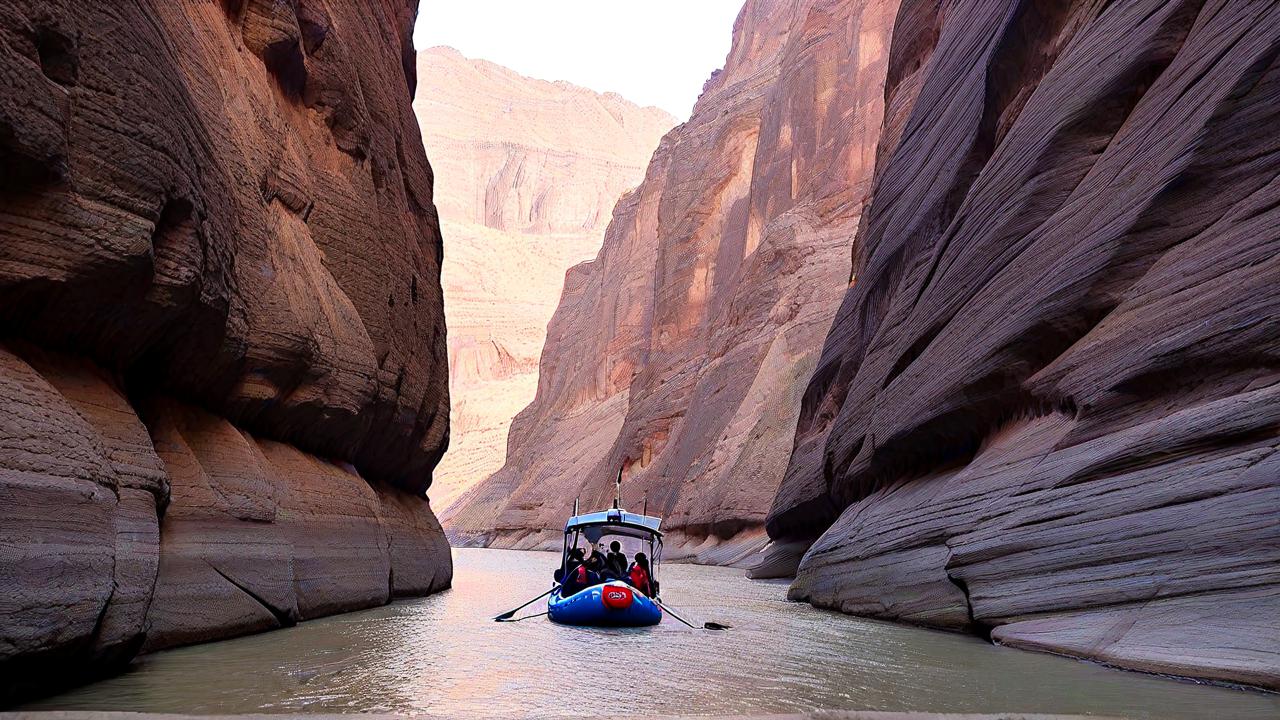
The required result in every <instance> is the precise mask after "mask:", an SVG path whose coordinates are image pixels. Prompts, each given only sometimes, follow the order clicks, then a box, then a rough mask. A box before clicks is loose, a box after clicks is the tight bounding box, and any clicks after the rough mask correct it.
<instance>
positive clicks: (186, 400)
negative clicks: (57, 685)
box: [0, 0, 449, 691]
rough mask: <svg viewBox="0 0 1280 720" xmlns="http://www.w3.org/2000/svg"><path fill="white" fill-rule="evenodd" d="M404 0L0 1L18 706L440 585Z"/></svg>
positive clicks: (422, 216)
mask: <svg viewBox="0 0 1280 720" xmlns="http://www.w3.org/2000/svg"><path fill="white" fill-rule="evenodd" d="M415 6H416V3H414V2H412V1H405V2H390V1H378V0H362V1H361V2H356V3H335V2H330V1H328V0H285V1H268V0H224V1H223V2H220V3H214V2H202V1H197V0H183V1H181V2H157V1H156V0H126V1H124V2H114V3H89V4H85V3H77V2H72V1H71V0H40V1H39V2H30V1H27V0H23V1H21V2H19V1H16V0H0V238H2V239H3V241H2V242H0V333H3V335H4V336H5V337H6V338H12V339H21V341H20V342H17V341H15V342H9V343H8V345H7V347H6V349H4V350H3V351H0V383H3V384H4V386H5V388H6V391H5V392H4V394H3V397H2V398H0V404H3V405H4V411H3V413H4V414H3V415H2V416H0V514H2V515H3V517H4V522H3V523H0V527H3V530H0V533H3V535H4V538H3V540H2V541H0V546H3V547H4V551H3V554H0V582H3V584H4V585H5V587H7V588H15V593H16V599H15V600H13V601H9V600H6V601H5V603H4V604H3V605H0V676H3V677H4V681H0V686H2V688H3V690H4V691H8V690H11V689H12V688H13V687H14V686H15V685H21V684H22V683H24V682H26V681H27V680H29V679H35V680H37V681H39V680H41V678H40V677H39V675H40V672H39V671H40V670H41V669H42V668H44V667H48V666H52V665H53V664H57V666H58V667H59V668H60V671H61V672H60V673H59V676H60V677H66V676H69V675H71V674H73V673H72V671H74V670H75V669H77V668H79V667H85V666H87V665H91V664H92V663H94V662H96V661H100V660H122V659H127V658H128V657H129V656H131V655H132V654H133V652H135V651H136V650H137V649H138V647H139V646H140V645H141V644H142V643H143V642H144V636H145V633H146V627H147V625H148V624H150V625H151V626H152V627H153V628H155V629H156V632H155V634H154V635H153V636H151V637H150V638H146V639H145V642H146V643H147V645H148V646H152V647H156V646H162V645H168V644H173V643H175V642H185V641H190V640H194V639H205V638H209V637H222V636H225V635H227V634H230V633H233V632H240V631H245V630H251V629H260V628H262V627H268V626H272V625H275V624H279V623H280V622H285V621H292V620H293V619H295V618H299V617H301V618H305V617H313V616H315V615H317V614H321V613H324V612H331V611H334V610H338V609H346V608H349V607H355V606H360V605H367V604H371V603H378V602H383V601H385V599H386V597H387V595H388V593H390V592H395V591H397V590H398V587H394V586H391V585H390V584H389V577H390V575H391V570H390V569H389V568H390V566H389V565H388V563H391V564H394V556H395V553H393V552H390V551H389V550H388V547H387V544H388V542H389V541H388V536H389V535H391V536H393V535H394V532H393V531H392V530H391V529H390V528H391V526H392V525H393V524H394V525H395V526H397V527H401V528H415V529H414V530H413V532H415V533H417V535H418V536H417V537H414V538H407V539H405V543H404V544H405V545H412V544H414V543H418V544H421V545H423V546H431V547H433V548H435V551H434V553H433V554H429V555H427V556H426V559H424V560H423V562H428V561H429V562H433V563H435V565H434V567H432V568H431V569H430V571H429V573H428V574H429V575H430V576H432V577H434V581H432V582H427V583H422V582H421V581H414V583H413V584H412V586H413V590H414V591H424V590H428V589H432V588H435V587H439V586H441V585H443V584H446V583H447V582H448V575H449V565H448V560H447V548H444V547H443V540H442V536H441V534H440V533H439V531H438V528H436V529H435V532H434V535H433V534H432V528H433V527H434V520H433V519H432V518H431V514H430V509H429V508H428V506H427V505H426V503H425V502H422V501H421V500H418V499H416V498H414V502H415V504H416V507H413V508H412V509H411V510H408V509H406V508H407V507H408V506H405V505H404V502H406V501H405V500H404V499H402V498H400V497H399V496H397V495H395V494H394V493H400V494H405V491H408V492H411V493H415V494H421V493H422V492H423V491H424V490H425V488H426V487H427V485H428V484H429V483H430V479H431V470H432V468H433V467H434V466H435V464H436V462H437V460H438V459H439V457H440V455H441V453H442V452H443V450H444V447H445V444H446V442H447V426H448V392H447V387H446V385H445V383H446V373H445V367H446V359H445V343H444V322H443V314H442V306H441V290H440V285H439V272H440V268H439V262H440V234H439V230H438V224H437V220H436V213H435V209H434V206H433V204H432V175H431V169H430V167H429V166H428V164H427V160H426V157H425V155H424V154H423V152H422V150H421V149H420V144H419V142H418V136H417V130H416V125H415V123H414V119H413V116H412V113H411V110H410V98H411V96H412V93H413V86H414V82H415V79H414V66H413V63H412V57H413V55H412V48H411V43H410V40H409V35H410V32H411V30H412V25H413V19H414V15H415ZM196 406H199V407H201V408H203V409H201V410H197V409H195V407H196ZM139 408H141V409H143V410H144V412H141V413H139V411H138V409H139ZM140 415H141V419H140ZM144 420H145V421H146V422H145V424H144V422H143V421H144ZM267 438H270V439H271V440H272V441H274V442H268V441H267ZM307 453H312V454H314V455H316V456H319V457H322V458H330V459H334V460H343V461H349V462H350V463H351V465H350V466H348V469H347V470H342V469H339V468H337V467H336V466H334V465H332V464H330V463H329V462H327V461H322V460H320V459H318V458H317V457H313V456H312V455H308V454H307ZM357 471H358V472H359V474H360V475H363V476H364V477H365V478H368V479H369V480H370V481H371V482H376V483H380V485H379V487H378V488H376V489H375V488H371V487H370V485H369V484H368V483H366V482H365V480H363V479H361V478H360V475H357V474H356V472H357ZM392 485H394V486H396V487H398V488H400V490H396V491H392V490H390V486H392ZM406 497H407V495H406ZM391 506H394V508H395V509H394V511H389V510H387V508H388V507H391ZM406 512H408V513H409V514H410V515H417V516H420V518H421V520H420V521H416V522H417V524H416V525H415V524H414V523H413V522H406V519H405V518H404V517H403V516H404V515H405V513H406ZM380 513H381V515H380ZM388 514H391V515H394V516H395V519H394V521H393V520H388V519H386V517H383V516H386V515H388ZM380 518H381V519H380ZM286 520H287V521H286ZM326 533H328V534H329V535H330V536H332V535H338V536H340V537H342V538H343V539H344V542H345V543H347V544H346V545H345V546H344V548H341V549H336V550H335V549H328V548H326V547H325V544H326V542H327V541H325V540H324V537H325V534H326ZM218 538H221V539H224V540H226V541H227V542H226V543H225V544H222V545H218V544H217V543H215V540H217V539H218ZM348 552H350V553H352V554H351V555H346V554H345V553H348ZM357 555H358V557H356V556H357ZM224 561H225V562H224ZM260 561H261V562H260ZM379 563H381V565H379ZM384 567H385V568H388V569H386V571H385V572H384V571H383V570H382V568H384ZM157 568H158V571H157ZM157 572H158V576H159V581H158V584H157V580H156V578H157ZM414 572H417V573H418V574H419V575H421V574H422V572H423V571H421V570H414V571H413V572H407V573H406V576H411V575H413V573H414ZM330 580H333V584H332V586H329V585H326V583H328V582H329V581H330ZM357 585H358V588H357V587H356V586H357ZM396 585H397V586H398V585H399V578H398V575H397V580H396ZM153 586H155V591H154V596H153ZM406 587H407V586H406ZM220 598H227V599H228V601H227V602H226V603H223V602H221V601H220ZM232 598H234V600H232ZM259 600H261V602H260V601H259ZM266 606H270V607H266ZM210 608H217V611H216V612H212V611H211V610H210ZM268 610H270V611H273V612H268ZM274 611H279V612H278V613H276V612H274ZM222 615H226V617H222ZM268 616H270V617H268ZM148 618H150V619H149V620H148Z"/></svg>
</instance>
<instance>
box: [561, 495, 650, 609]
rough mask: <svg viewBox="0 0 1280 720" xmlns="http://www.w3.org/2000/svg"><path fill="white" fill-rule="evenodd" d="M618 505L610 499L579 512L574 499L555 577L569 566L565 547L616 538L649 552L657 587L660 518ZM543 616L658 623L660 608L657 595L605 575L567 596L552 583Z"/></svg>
mask: <svg viewBox="0 0 1280 720" xmlns="http://www.w3.org/2000/svg"><path fill="white" fill-rule="evenodd" d="M618 505H619V502H618V501H617V500H615V501H614V504H613V507H612V508H610V509H608V510H602V511H600V512H592V513H586V514H583V515H578V514H577V510H578V507H577V502H576V501H575V502H574V508H573V509H574V515H573V516H572V517H570V518H569V520H568V522H566V523H565V526H564V547H563V549H562V552H561V553H560V569H559V570H557V571H556V579H557V580H558V579H560V578H562V577H564V576H566V575H567V574H568V573H569V572H570V570H571V569H572V567H571V564H570V562H571V561H570V557H571V555H570V551H571V550H573V549H576V548H578V547H579V546H580V544H581V541H583V540H585V541H586V542H588V543H590V544H591V546H592V547H593V548H598V547H600V546H601V545H603V544H604V542H605V541H606V540H610V539H618V540H621V541H624V542H626V543H629V544H631V545H632V548H631V550H632V551H633V552H636V551H639V550H641V549H643V550H647V551H648V557H649V562H650V566H649V577H650V580H651V582H652V583H653V587H654V589H655V591H656V590H657V588H658V568H659V566H660V564H661V561H662V531H661V530H660V529H659V528H660V527H661V525H662V520H661V519H660V518H656V517H650V516H648V515H642V514H641V515H637V514H636V513H629V512H627V511H625V510H622V509H621V508H619V507H618ZM578 557H579V558H581V555H579V556H578ZM656 594H657V593H656V592H655V595H656ZM547 615H548V616H549V617H550V618H551V621H552V622H556V623H560V624H561V625H589V626H598V627H641V626H644V625H657V624H658V623H659V622H661V621H662V608H661V606H659V604H658V601H657V599H656V598H650V597H648V596H647V595H645V594H644V593H643V592H641V591H639V590H637V589H636V588H634V587H632V586H631V584H629V583H627V582H624V581H622V580H608V581H605V582H599V583H595V584H593V585H589V586H587V587H586V588H584V589H582V590H579V591H577V592H575V593H573V594H572V595H568V596H563V595H561V589H559V588H557V589H556V590H555V591H554V592H552V593H551V595H550V596H549V597H548V599H547Z"/></svg>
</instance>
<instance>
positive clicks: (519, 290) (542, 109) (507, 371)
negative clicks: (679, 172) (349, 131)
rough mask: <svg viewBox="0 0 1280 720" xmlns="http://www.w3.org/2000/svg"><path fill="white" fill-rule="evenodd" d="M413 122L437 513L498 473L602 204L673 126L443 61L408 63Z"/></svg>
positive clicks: (596, 232)
mask: <svg viewBox="0 0 1280 720" xmlns="http://www.w3.org/2000/svg"><path fill="white" fill-rule="evenodd" d="M418 77H419V84H418V96H417V100H415V102H414V111H415V113H416V114H417V116H418V124H419V125H420V126H421V128H422V140H423V143H424V144H425V145H426V148H427V152H428V153H429V154H430V156H431V159H432V164H433V167H434V168H435V170H436V172H437V173H438V174H439V175H440V176H441V177H446V178H448V179H449V182H448V183H442V184H441V186H440V189H441V192H439V193H437V195H436V202H437V204H438V206H439V208H440V216H441V224H442V226H443V229H444V233H445V236H446V237H448V238H449V248H448V252H447V253H446V254H445V262H444V268H443V282H444V296H445V305H446V307H448V308H449V364H450V366H451V368H452V372H451V374H450V391H451V398H452V402H453V407H452V413H451V415H452V426H451V427H452V433H451V440H450V447H449V453H448V455H446V456H445V458H444V460H443V461H442V462H441V463H440V467H439V468H437V470H436V474H435V475H436V480H435V483H434V484H433V485H432V489H431V499H432V502H433V503H434V504H435V506H436V507H437V508H443V507H445V506H447V505H448V504H449V503H450V502H451V501H452V500H453V499H454V498H456V497H457V496H458V495H459V494H461V493H462V492H463V491H465V490H466V489H467V488H468V487H470V486H471V485H474V484H475V483H477V482H479V481H481V480H483V479H484V478H486V477H488V476H489V475H491V474H492V473H493V472H494V471H496V470H498V468H500V467H502V462H503V457H504V449H505V447H506V439H507V429H508V427H509V426H510V424H511V419H512V418H513V417H515V415H516V413H517V412H519V411H520V409H521V408H523V407H524V406H526V405H528V404H529V401H531V400H532V399H533V396H534V391H535V390H536V388H537V385H538V355H539V353H541V352H542V343H543V340H544V339H545V338H546V333H547V321H548V320H550V319H551V314H552V312H554V311H555V307H556V302H557V301H558V300H559V298H560V291H561V289H562V287H563V285H564V273H565V271H566V270H567V269H569V268H570V267H572V266H573V265H575V264H577V263H579V262H582V261H583V260H587V259H590V258H591V257H593V256H594V255H595V254H596V252H598V251H599V250H600V243H601V241H602V239H603V237H604V229H605V225H606V224H607V223H608V220H609V216H610V213H611V211H612V208H613V206H614V204H615V203H616V202H617V201H618V198H619V197H621V196H622V194H623V193H624V192H625V191H627V190H629V189H631V188H633V187H635V186H636V185H637V184H638V183H639V182H640V180H641V179H642V178H643V177H644V169H645V166H646V165H647V164H648V162H649V157H650V156H651V155H652V154H653V149H654V148H655V147H657V145H658V140H659V139H660V138H661V137H662V134H663V133H665V132H666V131H667V130H670V129H671V126H673V125H675V119H674V118H672V117H671V116H670V115H668V114H667V113H665V112H663V111H661V110H658V109H657V108H641V107H637V106H636V105H634V104H632V103H629V102H627V101H626V100H624V99H622V98H620V97H618V96H617V95H613V94H603V95H602V94H599V93H596V92H592V91H591V90H587V89H585V88H580V87H576V86H574V85H570V84H568V83H563V82H547V81H545V80H535V79H533V78H528V77H524V76H522V75H519V74H517V73H514V72H512V71H511V70H508V69H506V68H504V67H501V66H499V65H495V64H493V63H490V62H486V61H484V60H471V59H468V58H465V57H463V56H462V55H460V54H459V53H458V52H457V51H455V50H453V49H451V48H443V47H442V48H432V49H430V50H425V51H423V52H421V53H419V54H418Z"/></svg>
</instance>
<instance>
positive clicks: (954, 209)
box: [768, 0, 1280, 688]
mask: <svg viewBox="0 0 1280 720" xmlns="http://www.w3.org/2000/svg"><path fill="white" fill-rule="evenodd" d="M1278 58H1280V5H1277V4H1276V3H1256V2H1243V1H1239V2H1237V1H1232V0H1176V1H1166V0H1127V1H1124V2H1091V1H1079V2H1021V1H1018V0H957V1H955V2H948V3H935V2H922V1H917V0H907V1H906V2H904V3H903V7H902V10H901V12H900V14H899V16H898V19H897V24H896V28H895V31H894V39H893V47H892V51H891V59H890V68H889V80H888V88H887V98H888V110H887V114H886V118H885V133H884V138H883V140H882V142H881V146H880V148H879V156H878V167H877V170H876V181H875V187H874V191H873V192H874V200H873V201H872V203H871V205H870V207H869V209H868V210H867V212H866V215H865V216H864V220H863V226H862V228H861V231H860V237H861V242H860V243H859V245H858V247H859V255H858V259H857V267H858V272H857V274H858V279H857V283H856V285H855V286H854V287H853V288H852V289H851V290H850V291H849V293H848V294H847V295H846V297H845V299H844V302H843V305H842V306H841V308H840V312H839V314H838V315H837V317H836V320H835V322H834V324H833V327H832V329H831V333H830V335H829V336H828V338H827V341H826V346H825V348H824V350H823V353H822V358H821V360H820V361H819V363H818V368H817V371H816V372H815V374H814V378H813V381H812V382H811V384H810V386H809V389H808V390H807V392H806V394H805V399H804V405H803V411H802V413H801V416H800V422H799V426H798V433H797V437H796V442H795V450H794V453H793V454H792V456H791V462H790V465H789V467H788V470H787V475H786V480H785V482H784V484H783V486H782V488H781V490H780V492H779V494H778V497H777V500H776V502H775V504H774V507H773V510H772V511H771V514H770V517H769V522H768V528H769V531H770V534H771V535H773V536H774V537H775V538H779V539H782V540H788V541H791V542H792V543H793V545H792V546H793V547H794V543H797V542H799V543H802V544H803V543H808V542H812V541H813V538H814V537H815V536H817V535H818V534H819V533H821V537H819V538H818V539H817V541H816V543H814V544H813V545H812V547H811V548H810V549H809V550H808V552H807V554H805V555H804V559H803V561H802V562H800V565H799V573H798V575H797V577H796V580H795V583H794V585H793V586H792V597H794V598H800V599H807V600H809V601H811V602H813V603H815V604H818V605H822V606H828V607H835V608H839V609H842V610H844V611H846V612H853V613H858V614H863V615H874V616H879V617H886V618H894V619H901V620H907V621H910V622H918V623H924V624H929V625H935V626H941V627H946V628H954V629H965V628H967V629H970V630H974V631H977V632H981V633H984V634H986V633H989V634H990V635H991V637H993V638H994V639H995V640H996V641H998V642H1001V643H1006V644H1010V645H1015V646H1019V647H1027V648H1036V649H1044V650H1050V651H1054V652H1063V653H1068V654H1072V655H1079V656H1084V657H1089V658H1094V659H1098V660H1101V661H1105V662H1109V663H1114V664H1117V665H1121V666H1125V667H1130V668H1137V669H1142V670H1149V671H1156V672H1167V673H1176V674H1182V675H1194V676H1198V677H1203V678H1210V679H1216V680H1225V681H1232V682H1242V683H1250V684H1256V685H1262V686H1267V687H1271V688H1275V687H1280V643H1278V642H1277V638H1280V635H1278V634H1277V633H1278V632H1280V631H1278V630H1277V618H1278V617H1280V573H1278V571H1277V569H1278V568H1280V563H1278V562H1277V560H1280V520H1278V517H1280V515H1278V514H1277V511H1278V510H1280V453H1278V452H1277V446H1278V445H1280V437H1278V432H1277V428H1278V427H1280V425H1277V420H1278V419H1280V415H1278V413H1280V402H1277V400H1278V399H1280V395H1278V393H1280V363H1278V362H1277V361H1278V360H1280V326H1278V325H1277V322H1278V321H1277V318H1278V317H1280V314H1278V311H1280V253H1278V252H1277V251H1278V250H1280V210H1277V207H1280V136H1278V135H1277V134H1276V132H1275V127H1276V123H1277V121H1278V120H1280V63H1278Z"/></svg>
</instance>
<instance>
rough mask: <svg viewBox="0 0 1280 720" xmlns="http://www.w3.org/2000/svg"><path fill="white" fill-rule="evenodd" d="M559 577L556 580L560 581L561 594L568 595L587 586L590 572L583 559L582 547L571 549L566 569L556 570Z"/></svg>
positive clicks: (562, 595)
mask: <svg viewBox="0 0 1280 720" xmlns="http://www.w3.org/2000/svg"><path fill="white" fill-rule="evenodd" d="M556 573H557V574H558V575H559V577H557V578H556V581H557V582H559V583H560V596H561V597H568V596H570V595H572V594H574V593H576V592H578V591H580V590H582V588H584V587H586V586H587V580H588V573H587V568H586V564H585V563H584V562H583V560H582V549H581V548H574V549H572V550H570V551H569V559H568V560H566V561H565V567H564V570H563V571H561V570H559V569H557V570H556Z"/></svg>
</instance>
